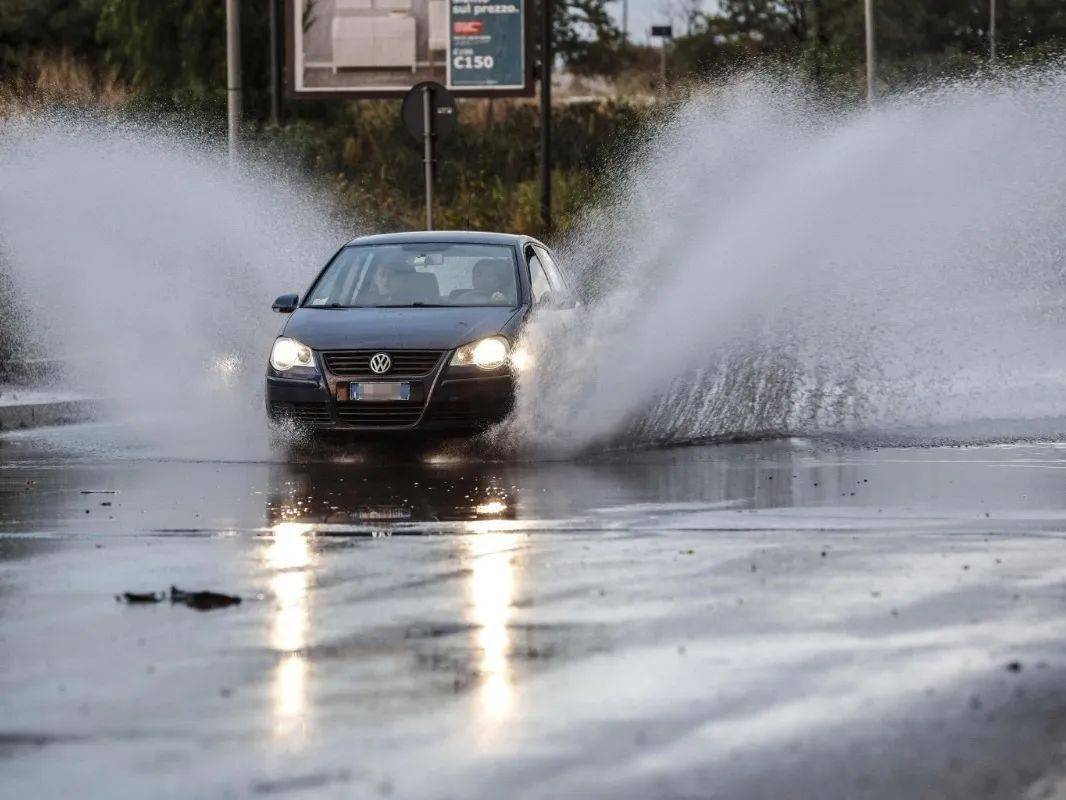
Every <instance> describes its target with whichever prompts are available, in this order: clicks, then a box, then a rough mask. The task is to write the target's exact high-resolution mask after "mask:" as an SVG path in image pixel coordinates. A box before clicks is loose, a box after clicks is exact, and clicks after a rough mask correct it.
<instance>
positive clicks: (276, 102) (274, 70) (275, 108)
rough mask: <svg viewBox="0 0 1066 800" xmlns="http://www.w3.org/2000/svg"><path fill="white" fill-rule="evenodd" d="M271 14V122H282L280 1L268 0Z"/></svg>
mask: <svg viewBox="0 0 1066 800" xmlns="http://www.w3.org/2000/svg"><path fill="white" fill-rule="evenodd" d="M267 3H268V4H269V5H268V10H269V12H270V122H271V123H272V124H274V125H278V124H279V123H280V121H281V99H280V97H279V95H280V94H281V90H280V88H279V87H280V84H279V82H278V65H279V61H280V59H279V58H278V0H267Z"/></svg>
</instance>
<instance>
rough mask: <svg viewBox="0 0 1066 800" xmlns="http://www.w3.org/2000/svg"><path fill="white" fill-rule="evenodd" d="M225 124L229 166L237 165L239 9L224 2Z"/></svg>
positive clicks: (234, 2) (236, 2) (233, 1)
mask: <svg viewBox="0 0 1066 800" xmlns="http://www.w3.org/2000/svg"><path fill="white" fill-rule="evenodd" d="M226 123H227V130H228V133H229V160H230V164H236V163H237V137H238V136H239V135H240V126H241V7H240V0H226Z"/></svg>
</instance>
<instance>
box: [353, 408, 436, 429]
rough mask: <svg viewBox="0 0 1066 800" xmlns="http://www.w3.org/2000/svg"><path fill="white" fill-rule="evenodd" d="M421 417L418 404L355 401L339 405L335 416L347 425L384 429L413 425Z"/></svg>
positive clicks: (420, 409)
mask: <svg viewBox="0 0 1066 800" xmlns="http://www.w3.org/2000/svg"><path fill="white" fill-rule="evenodd" d="M421 415H422V404H421V403H420V402H410V403H405V402H384V403H373V402H366V401H356V402H353V403H339V404H338V405H337V416H338V417H339V418H340V421H341V422H344V423H347V424H348V425H363V426H367V427H375V428H379V427H380V428H386V427H389V426H396V425H414V424H415V423H416V422H418V418H419V417H420V416H421Z"/></svg>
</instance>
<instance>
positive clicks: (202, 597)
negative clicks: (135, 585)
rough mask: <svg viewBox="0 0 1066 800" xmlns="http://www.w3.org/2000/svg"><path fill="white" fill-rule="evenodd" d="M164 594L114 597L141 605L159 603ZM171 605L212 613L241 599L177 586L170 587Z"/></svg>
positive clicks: (129, 593)
mask: <svg viewBox="0 0 1066 800" xmlns="http://www.w3.org/2000/svg"><path fill="white" fill-rule="evenodd" d="M167 596H168V595H167V594H166V593H165V592H123V593H122V594H117V595H115V600H117V601H118V602H120V603H121V602H126V603H129V604H130V605H139V604H142V603H161V602H162V601H163V600H165V599H166V598H167ZM169 597H170V602H171V605H176V604H181V605H184V606H188V607H189V608H195V609H196V610H197V611H213V610H214V609H216V608H228V607H229V606H235V605H238V604H239V603H240V602H241V598H240V597H237V596H236V595H231V594H222V593H221V592H210V591H199V592H187V591H185V590H184V589H179V588H178V587H177V586H171V587H170V594H169Z"/></svg>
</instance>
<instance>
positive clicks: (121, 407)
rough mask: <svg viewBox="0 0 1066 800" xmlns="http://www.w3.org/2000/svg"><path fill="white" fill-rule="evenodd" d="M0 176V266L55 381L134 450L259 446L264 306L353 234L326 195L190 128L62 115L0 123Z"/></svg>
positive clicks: (271, 322) (235, 453)
mask: <svg viewBox="0 0 1066 800" xmlns="http://www.w3.org/2000/svg"><path fill="white" fill-rule="evenodd" d="M0 176H2V179H0V262H2V263H3V268H4V270H5V271H6V272H8V273H9V274H11V275H12V276H13V278H14V283H15V287H16V290H17V292H18V296H19V303H20V306H21V309H22V317H23V324H22V328H23V329H24V331H25V333H26V335H28V336H29V337H30V338H31V339H32V341H33V342H34V345H35V346H36V347H37V349H38V350H39V351H40V352H42V353H44V354H46V355H48V356H52V357H63V358H66V359H67V364H68V369H66V370H65V372H64V375H63V377H62V384H63V386H64V388H67V389H75V390H78V391H82V392H85V393H88V394H91V395H94V396H96V397H100V398H103V399H104V400H105V401H106V403H107V404H108V406H109V407H110V408H111V410H112V411H113V412H114V414H115V417H116V418H117V419H118V420H120V421H121V422H122V423H123V426H124V427H125V428H126V432H127V434H128V436H127V438H128V439H129V440H130V441H132V442H134V443H137V442H140V443H145V444H147V445H149V446H151V445H158V444H163V445H165V446H166V447H167V448H168V452H169V453H174V454H184V455H195V456H198V457H209V456H216V457H217V456H224V457H245V456H249V455H252V454H259V455H261V454H263V453H266V452H268V448H267V426H266V424H265V419H264V417H265V414H264V412H263V401H262V375H263V369H264V365H265V363H266V355H267V352H268V349H269V347H270V343H271V340H272V335H273V333H274V332H275V331H276V330H278V328H279V327H280V321H279V320H278V318H277V317H276V316H273V317H272V314H271V311H270V302H271V300H272V299H273V298H274V297H275V296H277V295H278V294H281V293H283V292H285V291H291V290H293V289H300V288H302V287H303V286H304V285H305V283H306V281H307V276H308V275H309V274H312V273H313V270H314V269H317V268H318V266H319V265H320V264H321V263H323V261H324V260H325V258H326V257H327V256H328V255H329V253H330V252H331V251H332V250H333V249H335V248H336V247H337V245H338V243H339V242H341V241H343V240H344V239H345V238H347V237H350V236H351V235H352V234H353V231H352V230H351V229H350V228H349V227H348V226H347V225H346V224H344V223H343V222H342V221H340V220H339V219H338V217H337V215H336V213H335V212H334V210H333V209H332V208H331V207H330V206H329V204H328V203H326V202H324V201H323V200H322V198H321V196H320V195H318V194H317V193H316V192H315V191H313V190H312V189H311V188H310V187H309V186H307V185H304V184H303V183H302V182H301V181H299V180H297V179H295V178H294V177H293V176H292V175H289V174H286V173H285V171H284V170H283V169H281V168H273V167H269V166H263V165H259V166H256V167H254V168H253V167H246V168H245V169H243V170H241V171H240V172H239V173H238V172H234V171H232V170H230V169H229V167H228V165H227V164H226V162H225V160H224V158H223V157H222V155H221V153H220V152H219V150H218V148H217V147H213V146H211V145H210V144H208V143H205V142H203V141H201V140H199V139H197V138H196V137H195V136H193V135H184V134H182V133H181V132H175V131H172V130H161V129H159V128H156V127H153V126H150V125H140V124H134V123H113V122H107V121H105V120H93V119H81V120H75V119H72V118H71V117H70V116H69V115H63V114H53V115H37V116H31V117H21V118H17V119H9V120H6V121H0ZM129 443H130V442H126V444H129Z"/></svg>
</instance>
